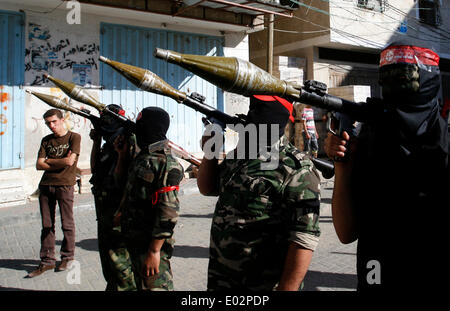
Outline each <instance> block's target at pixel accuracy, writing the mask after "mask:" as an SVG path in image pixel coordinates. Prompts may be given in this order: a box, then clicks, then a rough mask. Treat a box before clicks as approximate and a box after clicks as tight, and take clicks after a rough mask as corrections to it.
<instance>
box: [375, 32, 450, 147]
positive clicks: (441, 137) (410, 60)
mask: <svg viewBox="0 0 450 311" xmlns="http://www.w3.org/2000/svg"><path fill="white" fill-rule="evenodd" d="M379 80H380V85H381V86H382V87H383V100H384V102H385V105H386V106H385V107H386V109H387V110H388V111H389V112H390V113H389V116H390V118H392V119H391V120H387V121H388V123H387V124H386V127H388V128H389V130H390V131H392V134H393V135H394V137H393V138H394V139H395V140H397V142H398V143H399V144H400V146H401V148H402V149H403V152H404V153H405V154H406V155H408V154H410V153H414V152H417V151H419V150H425V149H426V150H430V149H432V150H435V151H437V150H439V152H447V148H448V147H447V144H448V142H447V124H446V122H445V120H444V119H443V118H442V117H440V111H439V110H440V105H439V95H440V85H441V83H440V75H439V56H438V55H437V54H436V53H435V52H433V51H432V50H431V49H428V48H422V47H418V46H415V45H412V44H408V43H407V42H405V41H403V42H394V43H392V44H390V45H389V46H388V47H386V48H385V49H384V50H383V51H382V52H381V56H380V79H379ZM389 122H392V123H391V124H389Z"/></svg>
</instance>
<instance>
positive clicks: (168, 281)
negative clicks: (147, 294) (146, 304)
mask: <svg viewBox="0 0 450 311" xmlns="http://www.w3.org/2000/svg"><path fill="white" fill-rule="evenodd" d="M168 240H172V239H168ZM172 245H173V244H172ZM147 251H148V249H144V248H131V249H130V252H131V258H133V260H132V262H133V270H134V271H135V273H134V278H135V282H136V285H137V289H138V290H150V291H173V290H174V289H173V275H172V269H171V267H170V258H171V254H170V255H169V253H168V252H166V250H165V247H164V248H163V249H162V250H161V252H160V253H161V257H160V258H161V259H160V260H161V261H160V263H159V273H158V274H157V275H154V276H149V277H147V276H146V275H145V274H144V273H143V271H144V266H143V263H144V261H145V258H146V256H147ZM169 252H170V253H171V251H170V250H169Z"/></svg>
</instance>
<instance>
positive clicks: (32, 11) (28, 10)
mask: <svg viewBox="0 0 450 311" xmlns="http://www.w3.org/2000/svg"><path fill="white" fill-rule="evenodd" d="M67 1H68V0H61V3H60V4H58V5H57V6H56V7H55V8H53V9H51V10H50V11H45V12H42V11H35V10H30V9H23V11H25V12H31V13H38V14H50V13H53V12H54V11H55V10H56V9H58V8H59V7H60V6H61V5H63V4H64V2H67Z"/></svg>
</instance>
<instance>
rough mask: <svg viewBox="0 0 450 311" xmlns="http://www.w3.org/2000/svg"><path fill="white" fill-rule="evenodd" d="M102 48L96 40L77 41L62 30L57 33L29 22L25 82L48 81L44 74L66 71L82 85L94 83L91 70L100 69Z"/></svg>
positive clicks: (34, 83)
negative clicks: (65, 34)
mask: <svg viewBox="0 0 450 311" xmlns="http://www.w3.org/2000/svg"><path fill="white" fill-rule="evenodd" d="M99 51H100V47H99V45H98V44H97V43H95V42H94V43H92V42H86V43H84V42H79V41H77V42H76V43H74V42H73V40H71V39H70V38H67V37H66V36H64V34H63V33H62V32H57V33H56V35H55V34H52V31H51V30H50V28H49V27H46V26H42V25H39V24H36V23H31V22H30V23H29V24H28V46H27V48H26V49H25V73H26V76H25V78H26V82H27V83H29V84H30V85H42V84H45V83H46V82H47V80H46V79H45V77H44V74H45V73H50V74H52V75H58V76H60V75H61V74H58V72H57V71H64V72H65V76H68V77H72V78H75V79H76V81H77V82H79V83H80V82H81V83H80V84H82V85H84V84H91V83H92V71H93V70H98V63H97V61H96V59H98V53H99ZM73 82H75V81H73ZM82 82H84V83H82Z"/></svg>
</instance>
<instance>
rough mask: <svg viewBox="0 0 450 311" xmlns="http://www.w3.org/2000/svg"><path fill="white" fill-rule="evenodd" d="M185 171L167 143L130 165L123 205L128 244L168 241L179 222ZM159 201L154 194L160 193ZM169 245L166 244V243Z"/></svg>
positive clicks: (157, 146) (122, 220)
mask: <svg viewBox="0 0 450 311" xmlns="http://www.w3.org/2000/svg"><path fill="white" fill-rule="evenodd" d="M182 179H183V167H182V166H181V165H180V164H179V163H178V161H177V160H176V159H175V158H174V157H172V155H171V154H170V149H169V148H168V146H167V140H165V141H161V142H157V143H155V144H152V145H150V146H149V147H148V150H143V151H141V152H140V153H139V154H138V155H137V156H136V158H135V159H134V160H133V162H132V163H131V165H130V168H129V170H128V180H127V184H126V188H125V194H124V199H123V202H122V203H121V212H122V216H121V227H122V232H123V233H124V235H125V237H126V238H127V240H129V241H133V242H135V243H136V244H139V245H146V246H145V247H147V246H148V244H146V243H149V242H150V241H151V239H152V238H157V239H163V238H166V239H169V238H171V237H172V234H173V229H174V227H175V224H176V222H177V220H178V211H179V201H178V191H177V190H169V191H167V192H164V191H161V189H167V188H166V187H170V186H178V185H179V184H180V182H181V180H182ZM158 190H160V191H159V192H161V193H158V194H157V197H156V195H155V193H157V192H158ZM166 241H167V240H166Z"/></svg>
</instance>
